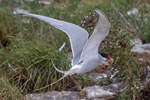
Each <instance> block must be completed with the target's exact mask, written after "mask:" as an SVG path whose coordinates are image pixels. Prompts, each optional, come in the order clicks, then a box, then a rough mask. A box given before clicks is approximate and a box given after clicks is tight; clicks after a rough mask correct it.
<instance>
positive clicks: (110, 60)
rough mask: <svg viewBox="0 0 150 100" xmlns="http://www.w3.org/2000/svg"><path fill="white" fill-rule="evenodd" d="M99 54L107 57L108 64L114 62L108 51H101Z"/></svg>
mask: <svg viewBox="0 0 150 100" xmlns="http://www.w3.org/2000/svg"><path fill="white" fill-rule="evenodd" d="M99 54H100V55H101V56H102V57H103V58H104V59H105V62H106V64H112V63H113V58H111V57H110V56H109V55H108V54H106V53H103V52H102V53H101V52H99Z"/></svg>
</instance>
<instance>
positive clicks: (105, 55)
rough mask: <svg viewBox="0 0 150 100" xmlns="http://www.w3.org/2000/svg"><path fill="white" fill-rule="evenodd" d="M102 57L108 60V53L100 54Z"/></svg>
mask: <svg viewBox="0 0 150 100" xmlns="http://www.w3.org/2000/svg"><path fill="white" fill-rule="evenodd" d="M98 53H99V54H100V55H101V56H102V57H104V58H107V57H108V54H106V53H104V52H102V53H101V52H98Z"/></svg>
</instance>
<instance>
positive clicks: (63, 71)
mask: <svg viewBox="0 0 150 100" xmlns="http://www.w3.org/2000/svg"><path fill="white" fill-rule="evenodd" d="M52 64H53V67H54V68H55V70H56V71H58V72H60V73H63V74H65V73H67V71H62V70H60V69H58V68H57V67H56V66H55V64H54V63H53V61H52Z"/></svg>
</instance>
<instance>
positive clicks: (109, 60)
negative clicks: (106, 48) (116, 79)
mask: <svg viewBox="0 0 150 100" xmlns="http://www.w3.org/2000/svg"><path fill="white" fill-rule="evenodd" d="M107 61H108V64H112V63H113V62H114V59H113V58H111V57H110V56H108V57H107Z"/></svg>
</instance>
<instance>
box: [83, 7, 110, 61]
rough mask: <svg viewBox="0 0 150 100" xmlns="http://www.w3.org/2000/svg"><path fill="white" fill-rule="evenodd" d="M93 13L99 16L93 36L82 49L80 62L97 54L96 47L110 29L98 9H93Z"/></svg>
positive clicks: (105, 18) (103, 15) (106, 20)
mask: <svg viewBox="0 0 150 100" xmlns="http://www.w3.org/2000/svg"><path fill="white" fill-rule="evenodd" d="M95 11H96V12H97V14H98V15H99V20H98V22H97V24H96V27H95V29H94V32H93V34H92V35H91V37H90V38H89V40H88V41H87V43H86V44H85V46H84V48H83V51H82V54H81V59H80V60H82V59H85V58H86V57H90V56H94V55H96V54H98V47H99V45H100V43H101V42H102V41H103V40H104V39H105V37H106V36H107V35H108V33H109V30H110V27H111V25H110V23H109V21H108V19H107V17H106V16H105V14H104V13H103V12H102V11H100V10H99V9H95Z"/></svg>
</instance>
